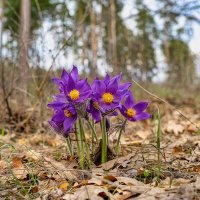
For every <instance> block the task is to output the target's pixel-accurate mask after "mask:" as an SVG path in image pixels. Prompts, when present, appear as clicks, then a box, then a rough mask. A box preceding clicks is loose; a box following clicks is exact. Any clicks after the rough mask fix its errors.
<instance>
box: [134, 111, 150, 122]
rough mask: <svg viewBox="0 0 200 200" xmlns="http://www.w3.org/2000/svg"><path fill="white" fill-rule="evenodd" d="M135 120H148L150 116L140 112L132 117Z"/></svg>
mask: <svg viewBox="0 0 200 200" xmlns="http://www.w3.org/2000/svg"><path fill="white" fill-rule="evenodd" d="M134 118H135V119H136V120H144V119H148V118H150V114H149V113H146V112H141V113H139V114H137V115H136V116H135V117H134Z"/></svg>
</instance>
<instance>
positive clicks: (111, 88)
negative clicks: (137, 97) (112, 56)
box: [106, 79, 118, 94]
mask: <svg viewBox="0 0 200 200" xmlns="http://www.w3.org/2000/svg"><path fill="white" fill-rule="evenodd" d="M117 89H118V80H117V79H114V80H111V81H110V83H109V84H108V85H107V88H106V92H110V93H112V94H115V93H116V92H117Z"/></svg>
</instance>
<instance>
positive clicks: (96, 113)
mask: <svg viewBox="0 0 200 200" xmlns="http://www.w3.org/2000/svg"><path fill="white" fill-rule="evenodd" d="M91 115H92V117H93V119H94V120H95V123H98V122H100V121H101V113H100V111H99V110H97V109H93V110H92V112H91Z"/></svg>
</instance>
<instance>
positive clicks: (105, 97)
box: [102, 92, 114, 104]
mask: <svg viewBox="0 0 200 200" xmlns="http://www.w3.org/2000/svg"><path fill="white" fill-rule="evenodd" d="M102 98H103V100H104V102H105V103H106V104H110V103H112V102H113V100H114V96H113V95H112V94H111V93H109V92H107V93H104V94H103V96H102Z"/></svg>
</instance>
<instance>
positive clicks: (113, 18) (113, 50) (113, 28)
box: [110, 0, 120, 72]
mask: <svg viewBox="0 0 200 200" xmlns="http://www.w3.org/2000/svg"><path fill="white" fill-rule="evenodd" d="M110 14H111V19H110V36H111V38H110V45H111V55H112V58H111V59H112V67H113V70H114V69H116V70H117V72H119V71H120V70H119V69H118V61H117V34H116V0H110Z"/></svg>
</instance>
